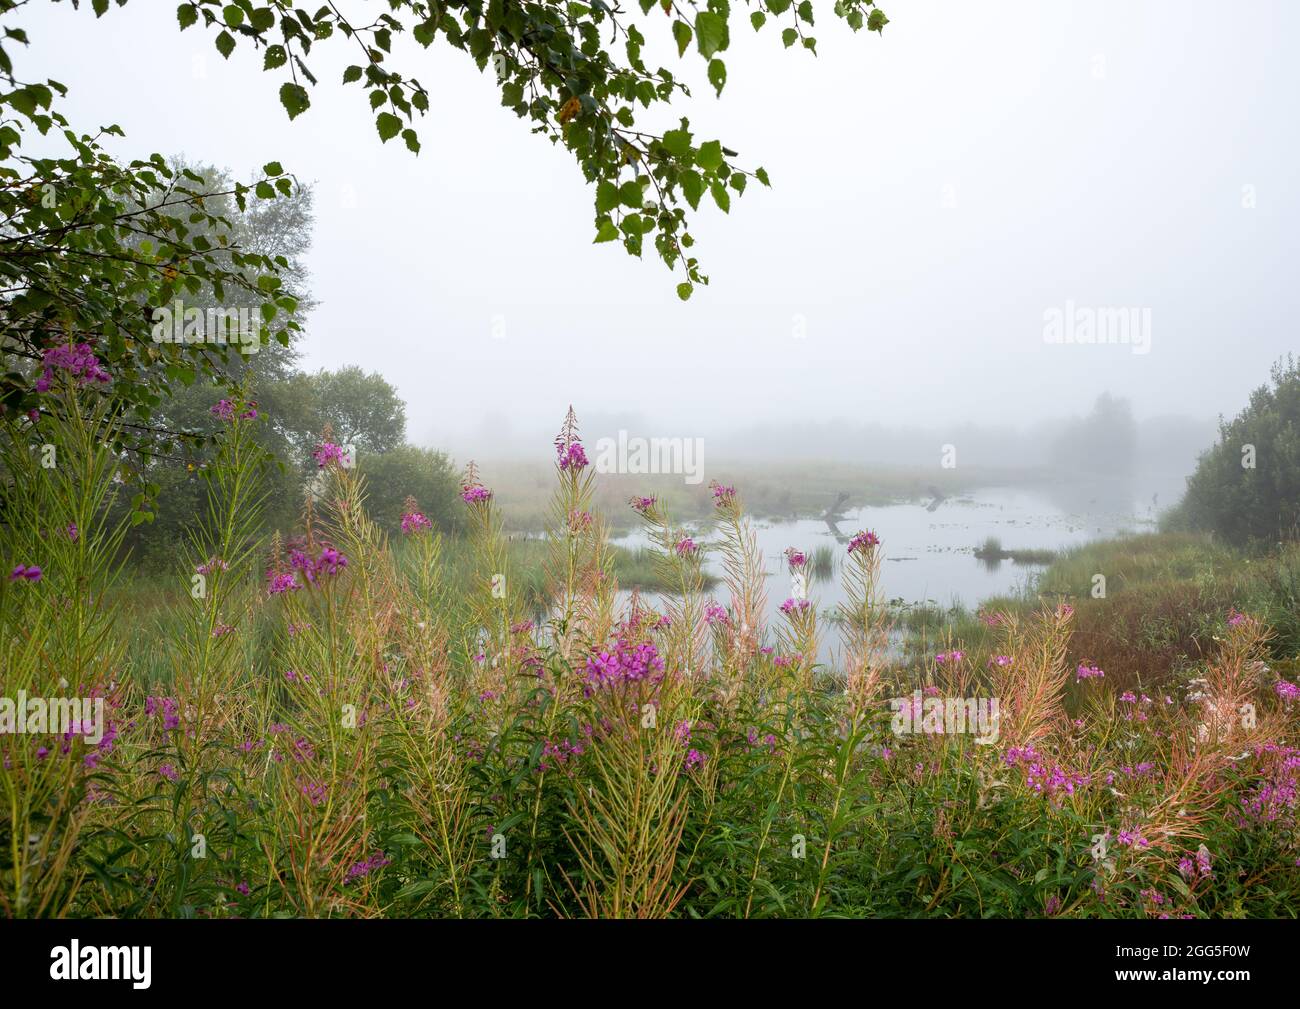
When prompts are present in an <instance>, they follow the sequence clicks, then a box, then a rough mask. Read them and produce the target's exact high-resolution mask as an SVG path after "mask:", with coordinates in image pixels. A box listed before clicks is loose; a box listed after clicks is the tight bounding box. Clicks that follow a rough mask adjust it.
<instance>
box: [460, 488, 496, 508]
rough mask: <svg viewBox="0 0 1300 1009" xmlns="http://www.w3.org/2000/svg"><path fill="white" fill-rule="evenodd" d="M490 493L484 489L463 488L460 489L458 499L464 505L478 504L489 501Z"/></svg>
mask: <svg viewBox="0 0 1300 1009" xmlns="http://www.w3.org/2000/svg"><path fill="white" fill-rule="evenodd" d="M491 498H492V492H491V491H490V490H488V489H487V488H486V487H465V488H462V490H461V493H460V499H461V500H462V501H464V502H465V503H466V504H480V503H485V502H487V501H490V500H491Z"/></svg>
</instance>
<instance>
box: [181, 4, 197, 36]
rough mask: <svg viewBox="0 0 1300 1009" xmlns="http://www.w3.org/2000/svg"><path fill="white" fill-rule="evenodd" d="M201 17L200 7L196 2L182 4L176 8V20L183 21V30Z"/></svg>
mask: <svg viewBox="0 0 1300 1009" xmlns="http://www.w3.org/2000/svg"><path fill="white" fill-rule="evenodd" d="M198 19H199V9H198V8H197V7H196V6H194V4H192V3H190V4H181V5H180V6H179V7H177V8H176V20H177V21H179V22H180V23H181V31H184V30H185V29H186V28H188V27H189V26H190V25H192V24H194V22H196V21H197V20H198Z"/></svg>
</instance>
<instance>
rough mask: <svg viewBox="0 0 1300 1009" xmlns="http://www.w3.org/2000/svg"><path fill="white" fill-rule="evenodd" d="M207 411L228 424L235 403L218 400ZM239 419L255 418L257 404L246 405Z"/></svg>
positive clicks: (233, 415)
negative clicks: (246, 407)
mask: <svg viewBox="0 0 1300 1009" xmlns="http://www.w3.org/2000/svg"><path fill="white" fill-rule="evenodd" d="M208 412H209V413H211V414H212V415H213V416H214V417H217V418H219V419H220V420H223V421H225V422H226V423H227V424H228V423H230V422H231V421H232V420H234V419H235V404H234V403H232V402H230V400H228V399H223V400H219V401H218V402H217V403H215V404H214V405H213V407H212V408H211V409H210V410H209V411H208ZM239 419H240V420H256V419H257V404H256V403H250V404H249V405H248V409H247V410H245V411H244V412H243V413H241V414H240V415H239ZM318 451H319V450H318Z"/></svg>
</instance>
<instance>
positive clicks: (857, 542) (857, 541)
mask: <svg viewBox="0 0 1300 1009" xmlns="http://www.w3.org/2000/svg"><path fill="white" fill-rule="evenodd" d="M878 546H880V537H879V536H877V535H876V534H875V533H873V532H872V531H871V530H869V529H867V530H864V531H862V532H860V533H858V534H857V535H856V536H854V537H853V539H851V540H849V553H851V554H856V553H867V552H868V551H870V550H873V549H875V548H876V547H878Z"/></svg>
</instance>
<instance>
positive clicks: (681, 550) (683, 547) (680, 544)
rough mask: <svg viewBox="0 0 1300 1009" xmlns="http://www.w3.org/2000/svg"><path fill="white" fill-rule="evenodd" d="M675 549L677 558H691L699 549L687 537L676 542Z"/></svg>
mask: <svg viewBox="0 0 1300 1009" xmlns="http://www.w3.org/2000/svg"><path fill="white" fill-rule="evenodd" d="M676 549H677V556H678V557H691V556H693V555H694V554H695V552H696V551H697V550H699V547H698V546H697V545H696V543H695V541H694V540H693V539H691V538H690V537H689V536H685V537H683V538H682V539H680V540H678V541H677V547H676Z"/></svg>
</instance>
